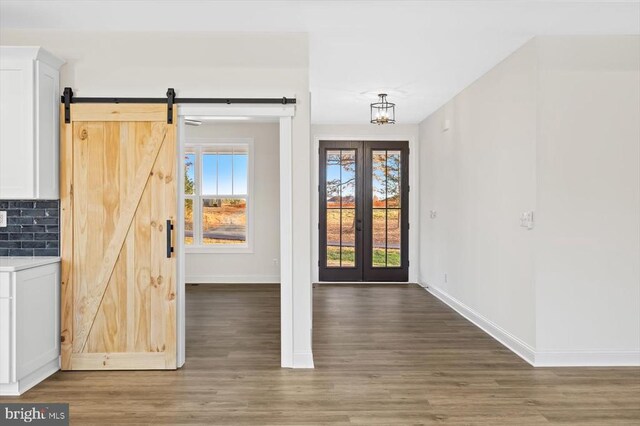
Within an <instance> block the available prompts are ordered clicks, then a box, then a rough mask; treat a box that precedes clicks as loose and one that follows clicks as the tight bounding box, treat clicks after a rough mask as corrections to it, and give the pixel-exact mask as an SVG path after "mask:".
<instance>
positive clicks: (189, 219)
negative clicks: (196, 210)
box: [184, 199, 193, 244]
mask: <svg viewBox="0 0 640 426" xmlns="http://www.w3.org/2000/svg"><path fill="white" fill-rule="evenodd" d="M184 243H185V244H193V200H191V199H186V200H184Z"/></svg>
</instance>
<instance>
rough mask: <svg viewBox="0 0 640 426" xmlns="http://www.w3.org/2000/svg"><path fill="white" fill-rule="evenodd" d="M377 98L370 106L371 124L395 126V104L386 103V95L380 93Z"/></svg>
mask: <svg viewBox="0 0 640 426" xmlns="http://www.w3.org/2000/svg"><path fill="white" fill-rule="evenodd" d="M378 98H379V99H378V102H374V103H372V104H371V124H395V122H396V104H393V103H391V102H388V101H387V94H386V93H380V94H379V95H378Z"/></svg>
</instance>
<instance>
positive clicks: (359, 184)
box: [318, 141, 409, 282]
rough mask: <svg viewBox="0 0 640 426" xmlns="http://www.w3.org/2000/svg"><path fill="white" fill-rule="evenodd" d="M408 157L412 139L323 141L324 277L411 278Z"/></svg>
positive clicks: (322, 273)
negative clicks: (408, 140)
mask: <svg viewBox="0 0 640 426" xmlns="http://www.w3.org/2000/svg"><path fill="white" fill-rule="evenodd" d="M408 156H409V144H408V142H396V141H375V142H374V141H364V142H354V141H344V142H343V141H321V142H320V188H319V192H320V224H319V230H320V238H319V240H320V256H319V259H320V260H319V265H318V266H319V276H320V281H399V282H406V281H408V279H409V253H408V248H409V208H408V207H409V196H408V195H409V161H408V160H409V158H408Z"/></svg>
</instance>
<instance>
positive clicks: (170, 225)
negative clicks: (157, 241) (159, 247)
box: [167, 219, 173, 258]
mask: <svg viewBox="0 0 640 426" xmlns="http://www.w3.org/2000/svg"><path fill="white" fill-rule="evenodd" d="M171 231H173V222H172V221H171V219H167V258H171V256H172V254H173V243H172V242H171V236H172V235H173V232H171Z"/></svg>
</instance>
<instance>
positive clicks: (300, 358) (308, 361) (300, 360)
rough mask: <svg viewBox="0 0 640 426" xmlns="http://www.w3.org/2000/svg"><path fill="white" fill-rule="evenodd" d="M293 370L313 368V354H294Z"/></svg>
mask: <svg viewBox="0 0 640 426" xmlns="http://www.w3.org/2000/svg"><path fill="white" fill-rule="evenodd" d="M293 368H314V366H313V354H312V353H311V352H298V353H294V354H293Z"/></svg>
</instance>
